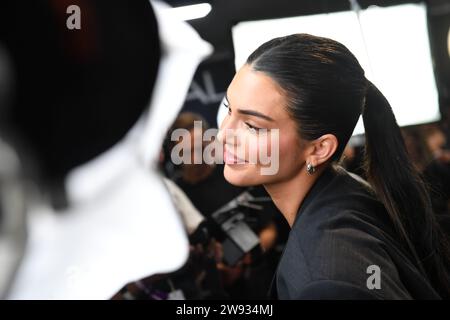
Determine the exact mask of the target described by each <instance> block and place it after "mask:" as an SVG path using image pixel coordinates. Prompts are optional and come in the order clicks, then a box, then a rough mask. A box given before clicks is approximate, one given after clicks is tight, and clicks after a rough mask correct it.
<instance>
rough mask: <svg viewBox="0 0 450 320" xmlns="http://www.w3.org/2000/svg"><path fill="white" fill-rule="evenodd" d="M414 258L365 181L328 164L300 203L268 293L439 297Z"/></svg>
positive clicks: (283, 295) (317, 296) (285, 296)
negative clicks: (375, 278)
mask: <svg viewBox="0 0 450 320" xmlns="http://www.w3.org/2000/svg"><path fill="white" fill-rule="evenodd" d="M412 261H413V259H411V256H410V254H409V253H408V250H406V249H405V248H404V246H403V245H402V243H401V242H400V241H399V240H398V236H397V233H396V232H394V228H393V225H392V223H391V222H390V220H389V217H388V214H387V212H386V210H385V208H384V206H383V205H382V204H381V202H379V201H378V200H377V199H376V198H375V196H374V194H373V191H372V189H371V188H370V186H369V185H368V184H367V182H365V181H364V180H362V179H361V178H360V177H358V176H355V175H353V174H350V173H348V172H347V171H345V170H344V169H343V168H342V167H331V166H330V167H329V168H328V169H326V170H325V171H324V172H323V173H322V175H321V176H320V177H319V178H318V180H317V181H316V183H315V184H314V185H313V187H312V188H311V189H310V191H309V192H308V194H307V195H306V197H305V199H304V201H303V202H302V204H301V206H300V209H299V211H298V215H297V217H296V219H295V221H294V224H293V226H292V229H291V232H290V234H289V239H288V241H287V244H286V247H285V249H284V252H283V255H282V257H281V260H280V262H279V265H278V269H277V272H276V275H275V278H274V281H273V283H272V289H271V297H272V298H278V299H439V298H440V297H439V295H438V294H437V293H436V291H435V290H434V289H433V288H432V287H431V285H430V284H429V282H428V280H427V278H426V277H425V276H424V275H423V274H421V272H419V270H418V268H417V267H416V265H415V264H414V263H413V262H412ZM372 265H375V266H378V267H379V270H380V273H379V274H380V276H381V277H380V289H377V288H372V289H369V287H368V286H367V282H368V278H369V277H371V276H372V275H373V273H372V272H373V270H369V271H368V270H367V269H368V267H369V266H372ZM372 280H373V279H370V281H369V282H370V283H371V284H373V283H374V282H373V281H372Z"/></svg>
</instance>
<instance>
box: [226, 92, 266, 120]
mask: <svg viewBox="0 0 450 320" xmlns="http://www.w3.org/2000/svg"><path fill="white" fill-rule="evenodd" d="M225 100H227V102H228V104H230V100H228V93H225ZM237 112H239V113H240V114H245V115H249V116H255V117H258V118H262V119H265V120H268V121H275V120H273V119H272V118H271V117H269V116H266V115H265V114H263V113H261V112H258V111H255V110H250V109H237Z"/></svg>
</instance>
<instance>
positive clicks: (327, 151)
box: [306, 134, 339, 167]
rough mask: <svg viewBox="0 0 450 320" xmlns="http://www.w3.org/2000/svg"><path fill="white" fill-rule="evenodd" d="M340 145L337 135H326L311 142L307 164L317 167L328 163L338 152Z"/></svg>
mask: <svg viewBox="0 0 450 320" xmlns="http://www.w3.org/2000/svg"><path fill="white" fill-rule="evenodd" d="M338 145H339V143H338V140H337V138H336V136H335V135H333V134H324V135H323V136H321V137H320V138H317V139H316V140H313V141H311V144H310V148H308V149H309V152H308V155H307V156H306V162H307V163H311V164H312V165H313V166H314V167H317V166H319V165H321V164H323V163H325V162H327V161H328V160H329V159H330V158H331V157H332V156H333V155H334V153H335V152H336V149H337V147H338Z"/></svg>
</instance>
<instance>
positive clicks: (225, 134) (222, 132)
mask: <svg viewBox="0 0 450 320" xmlns="http://www.w3.org/2000/svg"><path fill="white" fill-rule="evenodd" d="M232 129H233V120H232V119H231V116H229V115H228V116H226V117H225V119H224V120H223V121H222V124H221V125H220V128H219V132H218V133H217V140H219V142H220V143H222V144H225V143H227V138H230V136H229V135H230V133H232V132H233V131H234V130H232Z"/></svg>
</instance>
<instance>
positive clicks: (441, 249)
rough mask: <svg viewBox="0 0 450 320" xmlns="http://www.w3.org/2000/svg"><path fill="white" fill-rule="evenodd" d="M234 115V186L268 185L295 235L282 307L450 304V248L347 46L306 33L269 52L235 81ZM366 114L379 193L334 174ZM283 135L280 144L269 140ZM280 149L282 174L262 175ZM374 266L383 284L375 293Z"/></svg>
mask: <svg viewBox="0 0 450 320" xmlns="http://www.w3.org/2000/svg"><path fill="white" fill-rule="evenodd" d="M226 107H227V108H228V115H227V117H226V118H225V119H224V121H223V122H222V125H221V128H220V132H219V134H218V139H219V140H220V141H221V142H222V143H223V144H224V150H225V154H226V158H228V157H230V158H231V159H233V160H235V159H236V157H235V155H236V153H235V150H244V152H243V153H242V154H243V158H242V160H244V161H242V162H241V163H236V161H226V166H225V169H224V176H225V178H226V179H227V180H228V181H229V182H230V183H232V184H235V185H239V186H250V185H264V187H265V188H266V190H267V191H268V193H269V194H270V196H271V197H272V200H273V201H274V203H275V204H276V206H277V207H278V209H279V210H280V211H281V213H282V214H283V215H284V217H285V218H286V220H287V222H288V223H289V225H290V226H291V233H290V236H289V240H288V243H287V245H286V248H285V251H284V254H283V256H282V258H281V261H280V263H279V266H278V271H277V276H276V281H275V287H274V288H276V290H274V292H275V293H276V295H277V296H278V297H279V298H284V299H294V298H306V299H309V298H331V299H345V298H352V299H353V298H356V299H357V298H362V299H369V298H383V299H411V298H440V297H448V296H449V292H450V290H449V275H448V270H449V269H450V263H449V258H448V242H447V240H446V239H445V238H444V236H443V235H442V234H441V232H440V229H439V228H438V226H437V225H436V223H435V218H434V214H433V212H432V210H431V206H430V200H429V196H428V193H427V190H426V188H425V186H424V184H423V183H422V181H421V179H420V178H419V175H418V174H417V172H416V171H415V170H414V168H413V166H412V165H411V161H410V160H409V158H408V156H407V152H406V149H405V145H404V142H403V140H402V137H401V134H400V129H399V127H398V125H397V122H396V119H395V117H394V114H393V113H392V109H391V107H390V105H389V103H388V101H387V100H386V98H385V97H384V96H383V95H382V94H381V92H380V91H378V89H377V88H376V87H375V86H374V85H373V84H372V83H371V82H370V81H368V80H367V79H366V77H365V75H364V71H363V69H362V68H361V66H360V64H359V62H358V61H357V59H356V58H355V57H354V55H353V54H352V53H351V52H350V51H349V50H348V49H347V48H346V47H345V46H344V45H342V44H340V43H338V42H336V41H333V40H330V39H327V38H321V37H315V36H311V35H307V34H293V35H290V36H286V37H280V38H275V39H273V40H270V41H268V42H266V43H264V44H263V45H261V46H260V47H259V48H258V49H256V50H255V51H254V52H253V53H252V54H251V55H250V56H249V58H248V59H247V62H246V64H245V65H244V66H243V67H242V68H241V69H240V70H239V71H238V72H237V73H236V75H235V77H234V78H233V80H232V82H231V84H230V85H229V88H228V91H227V97H226ZM361 113H362V115H363V120H364V125H365V129H366V175H367V177H368V180H369V182H370V183H371V185H369V184H368V183H367V182H365V181H364V180H362V179H361V178H359V177H355V176H353V175H351V174H349V173H348V172H346V171H345V170H343V169H342V168H340V167H338V166H336V162H337V161H338V160H339V159H340V157H341V155H342V153H343V150H344V148H345V146H346V144H347V142H348V140H349V138H350V136H351V134H352V132H353V130H354V128H355V125H356V122H357V120H358V118H359V116H360V115H361ZM227 131H232V132H233V134H231V135H230V134H226V132H227ZM275 131H276V132H277V133H278V136H277V139H276V141H275V142H274V140H273V139H270V142H269V141H268V139H262V136H264V137H267V136H272V135H273V132H275ZM274 144H276V146H277V150H278V151H279V169H278V170H277V171H276V172H274V173H273V174H271V175H262V174H261V173H260V169H262V167H264V164H262V163H261V162H260V161H257V162H256V163H252V162H249V161H248V159H249V158H250V156H251V155H252V154H253V153H257V152H258V151H259V150H260V149H265V150H268V151H269V152H270V151H271V150H272V149H273V147H274ZM374 266H375V267H376V269H377V270H381V271H380V272H381V286H369V284H368V283H369V279H368V275H367V270H372V269H373V268H374ZM379 280H380V279H378V280H377V281H379Z"/></svg>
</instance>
